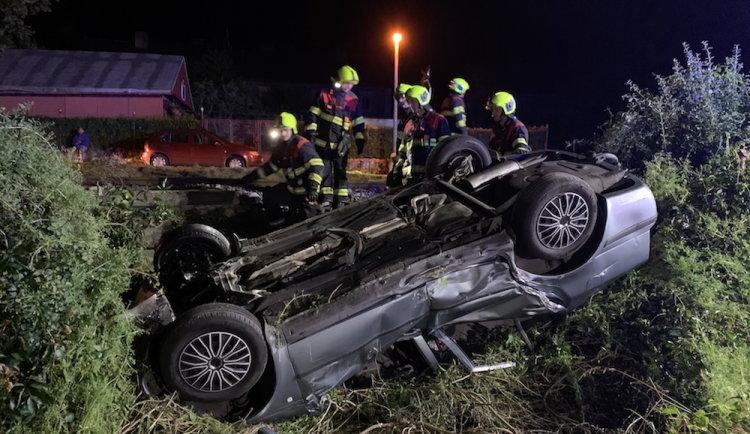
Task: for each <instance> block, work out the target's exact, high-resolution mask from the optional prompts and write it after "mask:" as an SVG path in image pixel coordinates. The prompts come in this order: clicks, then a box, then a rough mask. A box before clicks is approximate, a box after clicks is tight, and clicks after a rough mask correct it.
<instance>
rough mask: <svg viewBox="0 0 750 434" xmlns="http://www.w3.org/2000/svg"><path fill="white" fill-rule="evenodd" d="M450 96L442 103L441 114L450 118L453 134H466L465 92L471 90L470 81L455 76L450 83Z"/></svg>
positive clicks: (449, 123) (449, 122)
mask: <svg viewBox="0 0 750 434" xmlns="http://www.w3.org/2000/svg"><path fill="white" fill-rule="evenodd" d="M448 89H450V90H449V91H448V96H447V97H446V98H445V99H444V100H443V103H442V104H441V105H440V114H442V115H443V116H445V118H446V119H447V120H448V125H450V128H451V134H466V133H467V131H468V130H467V129H466V104H465V103H464V94H465V93H466V91H467V90H469V83H467V82H466V80H464V79H463V78H454V79H453V80H451V82H450V83H449V84H448Z"/></svg>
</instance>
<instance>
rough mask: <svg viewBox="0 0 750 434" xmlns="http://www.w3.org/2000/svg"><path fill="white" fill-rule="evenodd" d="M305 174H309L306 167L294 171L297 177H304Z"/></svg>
mask: <svg viewBox="0 0 750 434" xmlns="http://www.w3.org/2000/svg"><path fill="white" fill-rule="evenodd" d="M305 172H307V167H305V166H302V167H298V168H296V169H294V174H295V175H297V176H300V175H302V174H303V173H305Z"/></svg>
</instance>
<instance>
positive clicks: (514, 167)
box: [458, 155, 547, 191]
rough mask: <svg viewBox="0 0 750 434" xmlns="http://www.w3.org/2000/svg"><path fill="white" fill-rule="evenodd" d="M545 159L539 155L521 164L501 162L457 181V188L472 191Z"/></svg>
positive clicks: (513, 161)
mask: <svg viewBox="0 0 750 434" xmlns="http://www.w3.org/2000/svg"><path fill="white" fill-rule="evenodd" d="M546 159H547V157H546V156H544V155H540V156H538V157H534V158H529V159H528V160H525V161H521V162H518V161H516V160H507V161H503V162H502V163H500V164H498V165H496V166H493V167H490V168H489V169H487V170H484V171H482V172H479V173H476V174H474V175H471V176H469V177H467V178H464V179H462V180H461V181H459V183H458V186H459V187H460V188H461V189H464V190H467V191H474V190H476V189H478V188H479V187H481V186H483V185H484V184H486V183H488V182H490V181H494V180H496V179H500V178H502V177H504V176H507V175H510V174H511V173H513V172H516V171H519V170H521V169H525V168H527V167H531V166H533V165H535V164H539V163H541V162H542V161H544V160H546Z"/></svg>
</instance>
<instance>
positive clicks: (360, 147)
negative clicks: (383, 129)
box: [356, 139, 365, 155]
mask: <svg viewBox="0 0 750 434" xmlns="http://www.w3.org/2000/svg"><path fill="white" fill-rule="evenodd" d="M356 142H357V155H362V152H364V150H365V139H357V140H356Z"/></svg>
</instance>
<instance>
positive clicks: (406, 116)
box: [396, 109, 414, 159]
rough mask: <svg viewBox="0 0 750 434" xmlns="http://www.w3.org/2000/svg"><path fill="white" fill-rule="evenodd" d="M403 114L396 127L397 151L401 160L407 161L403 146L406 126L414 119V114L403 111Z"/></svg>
mask: <svg viewBox="0 0 750 434" xmlns="http://www.w3.org/2000/svg"><path fill="white" fill-rule="evenodd" d="M402 112H403V115H402V116H401V117H400V118H399V120H398V125H397V126H396V149H397V150H398V156H399V158H401V159H406V152H403V153H402V152H401V150H402V146H401V144H402V143H404V128H405V127H406V124H408V123H409V121H410V120H412V119H413V118H414V112H413V111H412V110H408V111H406V110H403V109H402Z"/></svg>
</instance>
